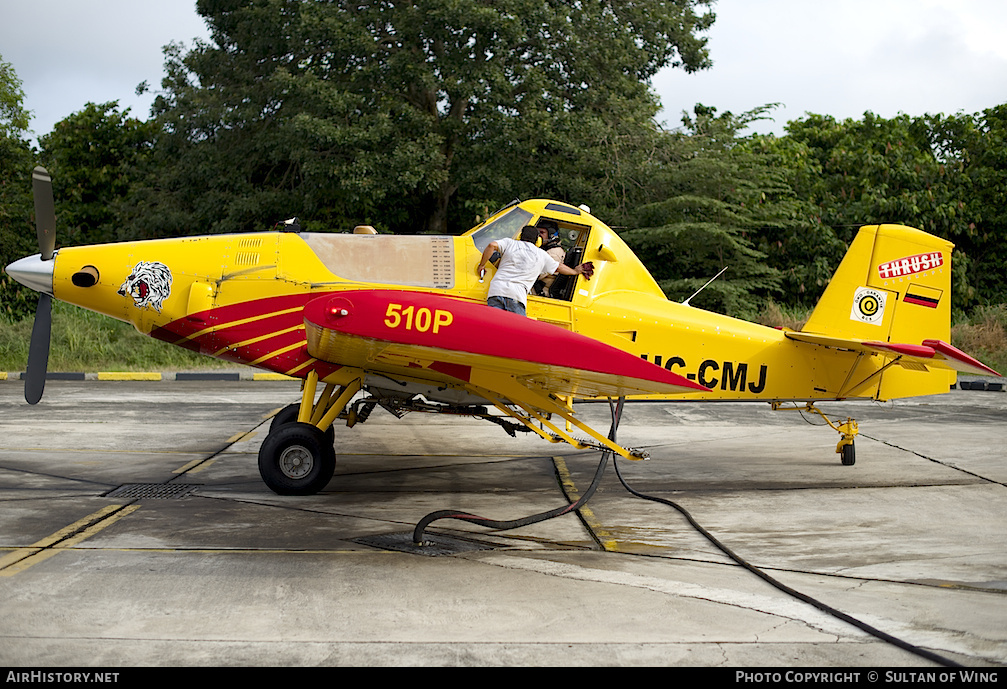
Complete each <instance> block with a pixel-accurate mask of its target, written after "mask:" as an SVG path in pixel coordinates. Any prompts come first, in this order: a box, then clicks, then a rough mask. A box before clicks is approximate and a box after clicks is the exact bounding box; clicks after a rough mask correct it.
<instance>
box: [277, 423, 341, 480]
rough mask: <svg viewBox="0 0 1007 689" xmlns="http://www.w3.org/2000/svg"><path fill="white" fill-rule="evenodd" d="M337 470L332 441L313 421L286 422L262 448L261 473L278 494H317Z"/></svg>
mask: <svg viewBox="0 0 1007 689" xmlns="http://www.w3.org/2000/svg"><path fill="white" fill-rule="evenodd" d="M335 471H336V451H335V450H334V449H333V447H332V442H331V441H330V440H329V439H328V438H326V437H325V434H324V433H322V432H321V431H319V430H318V429H317V428H315V427H314V426H312V425H311V424H307V423H296V422H295V423H287V424H283V425H282V426H280V427H279V428H277V430H276V431H272V432H270V433H269V435H267V436H266V439H265V440H264V441H262V447H260V448H259V475H260V476H262V480H263V481H264V482H265V484H266V485H267V486H268V487H269V489H270V490H272V491H273V492H274V493H276V494H277V495H314V494H315V493H317V492H318V491H320V490H322V489H323V488H325V486H326V485H328V483H329V481H331V480H332V475H333V474H334V473H335Z"/></svg>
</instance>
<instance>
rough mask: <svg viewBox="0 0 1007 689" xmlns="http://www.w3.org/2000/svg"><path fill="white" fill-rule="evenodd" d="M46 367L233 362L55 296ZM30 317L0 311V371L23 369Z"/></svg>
mask: <svg viewBox="0 0 1007 689" xmlns="http://www.w3.org/2000/svg"><path fill="white" fill-rule="evenodd" d="M52 307H53V308H52V337H51V344H50V347H49V370H50V371H83V372H85V373H94V372H98V371H190V370H199V369H207V368H225V367H229V366H230V367H233V366H234V364H229V363H227V362H222V361H220V360H218V359H211V358H210V357H206V356H200V355H199V354H195V353H193V352H190V351H188V350H185V349H182V348H181V347H172V346H170V345H167V344H165V343H164V342H160V341H158V340H155V339H153V338H151V337H148V336H147V335H142V334H140V333H139V332H137V331H136V329H135V328H134V327H133V326H132V325H131V324H129V323H123V322H121V321H117V320H115V319H112V318H109V317H108V316H103V315H101V314H98V313H94V312H91V311H85V310H84V309H80V308H77V307H75V306H71V305H69V304H64V303H63V302H59V301H54V302H53V305H52ZM31 330H32V319H31V318H27V319H24V320H20V321H11V320H9V319H7V318H5V317H3V316H0V371H23V370H25V366H26V364H27V362H28V343H29V341H30V340H31Z"/></svg>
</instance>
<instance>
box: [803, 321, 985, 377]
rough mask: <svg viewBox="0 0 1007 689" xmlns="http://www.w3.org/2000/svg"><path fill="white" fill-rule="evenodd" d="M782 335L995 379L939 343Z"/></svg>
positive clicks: (974, 361)
mask: <svg viewBox="0 0 1007 689" xmlns="http://www.w3.org/2000/svg"><path fill="white" fill-rule="evenodd" d="M785 334H786V336H787V337H788V338H789V339H791V340H796V341H797V342H806V343H808V344H814V345H819V346H822V347H831V348H833V349H843V350H847V351H853V352H865V353H868V354H877V355H881V356H884V357H886V358H889V359H894V360H895V363H896V364H899V365H902V364H907V365H912V366H914V367H915V366H917V365H919V364H923V365H924V366H932V367H934V368H943V369H950V370H953V371H958V372H959V373H967V374H972V375H984V376H999V375H1000V374H999V373H997V372H996V371H994V370H993V369H992V368H990V367H989V366H987V365H986V364H984V363H982V362H981V361H978V360H977V359H974V358H972V357H971V356H969V355H968V354H966V353H965V352H963V351H961V350H960V349H958V348H957V347H954V346H952V345H950V344H948V343H947V342H943V341H941V340H923V342H922V343H921V344H918V345H914V344H900V343H896V342H877V341H873V340H859V339H855V338H842V337H832V336H829V335H819V334H817V333H804V332H793V331H787V332H786V333H785Z"/></svg>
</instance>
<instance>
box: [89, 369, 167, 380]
mask: <svg viewBox="0 0 1007 689" xmlns="http://www.w3.org/2000/svg"><path fill="white" fill-rule="evenodd" d="M98 380H161V374H160V373H142V372H129V371H104V372H100V373H98Z"/></svg>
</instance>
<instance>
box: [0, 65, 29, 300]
mask: <svg viewBox="0 0 1007 689" xmlns="http://www.w3.org/2000/svg"><path fill="white" fill-rule="evenodd" d="M23 102H24V92H23V91H22V90H21V80H20V79H18V77H17V74H16V73H15V72H14V68H13V67H11V65H10V64H9V63H7V62H4V61H3V58H2V56H0V267H2V266H6V265H7V264H8V263H10V262H11V261H14V260H16V259H19V258H21V257H22V256H26V255H28V254H32V253H38V248H37V244H36V241H35V229H34V227H33V225H32V214H33V210H34V206H33V205H32V199H31V170H32V168H33V167H34V165H35V156H34V153H33V151H32V150H31V146H30V145H29V144H28V142H27V141H26V140H25V139H24V137H25V136H26V135H27V133H28V121H29V115H28V111H26V110H25V109H24V108H23V107H22V103H23ZM37 302H38V297H36V296H35V294H34V293H33V292H32V291H31V290H28V289H25V288H23V287H21V286H20V285H19V284H17V283H16V282H15V281H14V280H12V279H11V278H9V277H7V274H6V273H4V274H2V275H0V315H3V316H6V317H8V318H24V317H25V316H27V315H28V314H30V313H33V312H34V309H35V304H36V303H37Z"/></svg>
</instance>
